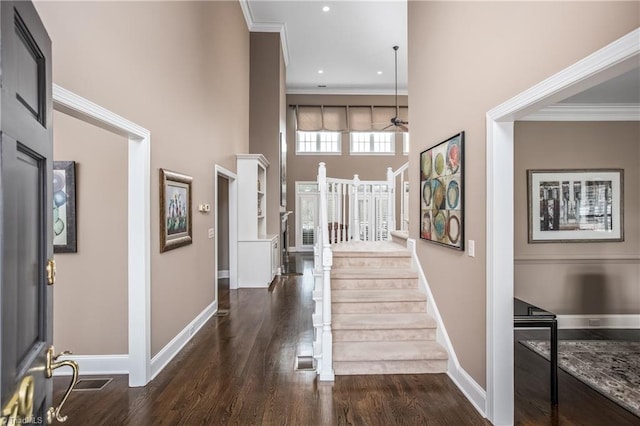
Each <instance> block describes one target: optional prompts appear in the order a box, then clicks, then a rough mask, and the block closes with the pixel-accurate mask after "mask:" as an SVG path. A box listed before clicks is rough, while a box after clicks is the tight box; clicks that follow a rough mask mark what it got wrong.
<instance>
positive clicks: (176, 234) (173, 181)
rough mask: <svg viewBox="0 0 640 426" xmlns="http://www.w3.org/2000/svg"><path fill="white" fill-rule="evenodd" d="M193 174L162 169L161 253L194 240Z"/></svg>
mask: <svg viewBox="0 0 640 426" xmlns="http://www.w3.org/2000/svg"><path fill="white" fill-rule="evenodd" d="M192 181H193V178H192V177H191V176H187V175H183V174H181V173H176V172H172V171H169V170H165V169H160V253H163V252H165V251H168V250H173V249H176V248H178V247H182V246H186V245H188V244H191V243H192V242H193V237H192V219H193V216H192V211H191V204H192V202H191V182H192Z"/></svg>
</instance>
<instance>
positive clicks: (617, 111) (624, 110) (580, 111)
mask: <svg viewBox="0 0 640 426" xmlns="http://www.w3.org/2000/svg"><path fill="white" fill-rule="evenodd" d="M520 120H521V121H640V105H633V104H594V105H588V104H563V103H560V104H555V105H549V106H548V107H545V108H542V109H540V110H539V111H537V112H534V113H531V114H529V115H527V116H526V117H522V118H521V119H520Z"/></svg>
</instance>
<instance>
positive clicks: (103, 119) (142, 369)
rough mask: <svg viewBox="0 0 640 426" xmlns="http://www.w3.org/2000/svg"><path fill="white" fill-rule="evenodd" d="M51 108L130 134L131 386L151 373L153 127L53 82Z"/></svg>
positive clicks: (128, 219)
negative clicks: (138, 123) (128, 117)
mask: <svg viewBox="0 0 640 426" xmlns="http://www.w3.org/2000/svg"><path fill="white" fill-rule="evenodd" d="M53 108H54V110H56V111H59V112H62V113H64V114H67V115H70V116H71V117H75V118H77V119H79V120H81V121H84V122H87V123H89V124H93V125H95V126H98V127H100V128H103V129H105V130H108V131H110V132H113V133H115V134H117V135H122V136H125V137H126V138H128V170H127V172H128V179H127V188H128V191H127V192H128V196H127V200H128V203H127V204H128V205H127V227H128V233H127V234H128V235H127V244H128V255H127V264H128V269H127V292H128V302H129V308H128V331H129V338H128V348H129V353H128V356H127V358H126V360H124V361H123V362H124V363H125V364H126V365H127V367H128V368H127V369H128V372H129V386H131V387H137V386H144V385H146V384H147V383H148V382H149V380H150V379H151V209H150V207H151V189H150V188H151V185H150V181H151V176H150V168H151V132H149V130H147V129H145V128H143V127H141V126H139V125H137V124H135V123H132V122H131V121H129V120H126V119H125V118H123V117H120V116H119V115H117V114H114V113H113V112H111V111H109V110H107V109H105V108H103V107H101V106H99V105H96V104H95V103H93V102H91V101H89V100H87V99H84V98H82V97H80V96H78V95H76V94H75V93H72V92H70V91H68V90H66V89H64V88H62V87H60V86H57V85H55V84H54V85H53ZM77 358H78V357H74V359H77ZM87 361H88V362H90V361H93V360H90V359H88V360H87ZM99 361H100V362H101V364H102V360H99ZM116 361H118V362H120V360H116ZM81 367H82V364H81ZM101 368H102V369H104V368H105V367H104V366H103V365H101Z"/></svg>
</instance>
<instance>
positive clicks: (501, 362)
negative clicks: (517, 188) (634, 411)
mask: <svg viewBox="0 0 640 426" xmlns="http://www.w3.org/2000/svg"><path fill="white" fill-rule="evenodd" d="M638 37H640V29H639V30H634V31H632V32H631V33H629V34H627V35H625V36H624V37H622V38H620V39H618V40H616V41H614V42H613V43H611V44H609V45H607V46H605V47H604V48H602V49H600V50H598V51H597V52H595V53H593V54H591V55H589V56H587V57H586V58H584V59H582V60H581V61H579V62H577V63H576V64H574V65H572V66H570V67H568V68H566V69H564V70H562V71H560V72H559V73H557V74H555V75H553V76H551V77H549V78H548V79H546V80H544V81H542V82H541V83H539V84H537V85H535V86H533V87H531V88H530V89H528V90H526V91H524V92H522V93H521V94H519V95H517V96H515V97H514V98H511V99H510V100H508V101H506V102H505V103H503V104H501V105H499V106H497V107H495V108H493V109H492V110H490V111H489V112H487V138H486V140H487V224H486V228H487V247H486V250H487V259H486V271H487V272H486V283H487V306H486V312H487V392H486V404H485V407H486V408H485V414H486V416H487V418H488V419H489V420H490V421H491V422H492V423H494V424H510V423H512V422H513V412H514V370H513V365H514V359H513V276H514V249H513V241H514V226H513V224H514V194H513V186H514V162H513V150H514V131H513V127H514V121H516V120H518V119H520V118H522V117H525V116H527V115H528V114H530V113H533V112H536V111H539V110H540V109H541V108H544V107H546V106H549V105H551V104H554V103H556V102H558V101H560V100H562V99H565V98H567V97H569V96H571V95H575V94H577V93H579V92H581V91H583V90H586V89H588V88H591V87H593V86H595V85H597V84H599V83H602V82H604V81H606V80H608V79H610V78H613V77H616V76H619V75H621V74H623V73H625V72H627V71H629V70H631V69H633V68H636V67H637V64H638V58H639V57H640V44H638ZM498 225H499V226H498ZM505 366H507V367H508V368H505Z"/></svg>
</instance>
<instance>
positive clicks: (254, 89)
mask: <svg viewBox="0 0 640 426" xmlns="http://www.w3.org/2000/svg"><path fill="white" fill-rule="evenodd" d="M283 68H284V59H283V57H282V49H281V47H280V34H279V33H251V115H250V130H249V141H250V142H249V144H250V145H249V149H250V152H251V153H253V154H262V155H264V156H265V157H266V159H267V160H268V161H269V164H270V165H269V168H268V169H267V194H266V197H267V234H269V235H274V234H279V233H280V214H279V212H280V129H281V123H282V121H283V118H282V117H281V115H282V112H281V111H282V93H284V92H285V86H284V77H283V76H284V70H283ZM239 226H242V224H241V223H240V224H239Z"/></svg>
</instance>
